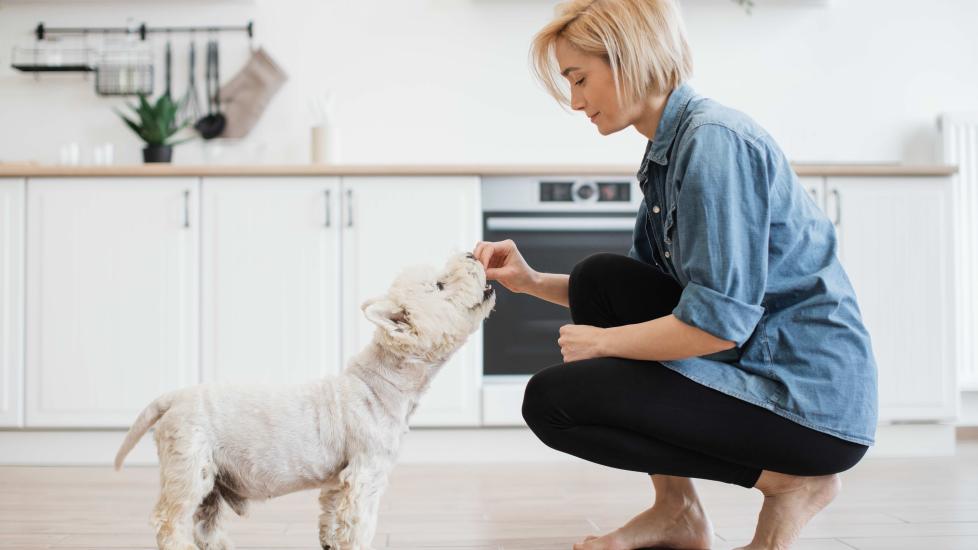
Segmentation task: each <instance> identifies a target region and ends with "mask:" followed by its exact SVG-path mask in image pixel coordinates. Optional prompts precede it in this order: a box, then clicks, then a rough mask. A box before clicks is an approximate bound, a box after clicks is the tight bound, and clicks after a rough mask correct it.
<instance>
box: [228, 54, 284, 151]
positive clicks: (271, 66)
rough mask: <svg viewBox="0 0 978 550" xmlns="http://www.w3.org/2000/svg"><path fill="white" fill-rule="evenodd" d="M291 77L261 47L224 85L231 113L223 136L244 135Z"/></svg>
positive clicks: (229, 112)
mask: <svg viewBox="0 0 978 550" xmlns="http://www.w3.org/2000/svg"><path fill="white" fill-rule="evenodd" d="M286 80H288V76H287V75H286V74H285V71H283V70H282V68H281V67H279V66H278V64H277V63H275V61H274V60H273V59H272V58H271V57H270V56H269V55H268V53H267V52H266V51H265V50H264V49H262V48H259V49H258V50H256V51H254V52H252V54H251V58H249V59H248V61H247V63H245V66H244V67H242V68H241V70H240V71H238V74H236V75H234V78H232V79H231V80H230V81H229V82H228V83H227V84H225V85H224V86H222V87H221V105H222V106H224V115H225V116H226V117H227V126H226V127H225V128H224V132H223V133H222V134H221V136H222V137H228V138H241V137H244V136H246V135H248V132H250V131H251V129H252V128H253V127H254V126H255V124H257V123H258V119H259V118H261V115H262V113H264V112H265V107H267V106H268V103H269V102H270V101H271V100H272V97H273V96H274V95H275V94H276V93H277V92H278V90H279V88H281V87H282V84H284V83H285V81H286Z"/></svg>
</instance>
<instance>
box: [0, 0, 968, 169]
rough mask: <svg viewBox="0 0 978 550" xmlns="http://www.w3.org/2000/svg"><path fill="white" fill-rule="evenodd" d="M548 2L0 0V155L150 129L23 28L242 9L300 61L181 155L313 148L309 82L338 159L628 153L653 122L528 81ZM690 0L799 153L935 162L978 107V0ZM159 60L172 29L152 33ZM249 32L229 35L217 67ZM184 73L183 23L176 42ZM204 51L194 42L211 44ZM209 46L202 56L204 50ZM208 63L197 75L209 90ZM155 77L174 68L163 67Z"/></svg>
mask: <svg viewBox="0 0 978 550" xmlns="http://www.w3.org/2000/svg"><path fill="white" fill-rule="evenodd" d="M553 4H554V2H552V1H548V0H356V1H354V0H319V1H315V0H254V1H251V2H249V1H233V0H232V1H228V0H225V1H200V2H174V1H167V2H163V1H157V2H153V1H150V0H141V1H122V0H119V1H107V0H100V1H82V0H75V1H63V2H54V1H33V2H26V1H17V2H14V1H4V0H0V124H2V128H3V129H2V131H0V161H10V160H27V159H34V160H38V161H41V162H51V163H53V162H57V160H58V148H59V146H60V145H61V144H63V143H66V142H71V141H77V142H79V143H81V144H82V157H83V159H82V160H83V161H85V160H86V157H88V158H90V155H91V146H92V145H95V144H98V143H102V142H106V141H109V142H113V143H115V150H116V154H115V156H116V162H117V163H132V162H138V161H139V160H140V157H139V148H140V144H139V142H138V141H137V140H136V138H135V136H133V135H132V134H131V133H130V132H129V130H128V129H126V128H125V127H124V126H123V125H122V123H121V122H120V121H119V120H118V119H117V117H116V116H115V115H114V114H113V113H112V111H111V109H110V107H112V106H116V105H119V104H120V103H121V101H120V100H118V99H105V98H99V97H97V96H96V95H95V93H94V90H93V88H94V83H93V81H92V79H91V77H89V79H88V80H86V79H85V78H84V77H82V76H80V75H78V74H68V75H54V76H52V75H43V76H41V78H40V79H39V80H38V79H35V78H34V77H33V76H31V75H28V74H24V73H20V72H17V71H14V70H13V69H11V68H10V52H11V48H12V46H13V45H14V44H24V45H29V44H30V43H31V41H32V35H31V30H32V29H33V27H34V26H35V25H36V24H37V22H38V21H44V22H45V23H46V24H48V25H51V26H83V25H89V26H99V25H112V26H117V25H124V24H125V22H126V17H131V18H132V20H133V21H134V22H135V23H138V22H142V21H145V22H147V23H148V24H150V25H151V26H152V25H157V26H160V25H171V24H172V25H177V24H180V25H186V24H205V23H206V24H242V23H244V22H245V21H247V20H248V19H253V20H254V21H255V25H256V31H257V40H258V42H259V43H261V44H262V45H264V46H265V47H266V48H267V49H268V50H269V51H270V53H271V54H272V55H273V56H274V57H275V58H277V59H278V61H279V62H280V63H281V64H282V65H283V66H284V68H285V69H286V71H288V73H289V74H290V76H291V79H290V81H289V82H288V84H287V85H286V87H285V88H283V89H282V91H281V92H280V93H279V95H278V96H277V97H276V98H275V101H274V103H273V104H272V106H271V108H270V109H269V110H268V111H267V112H266V114H265V116H264V118H263V119H262V120H261V122H260V123H259V125H258V126H257V127H256V128H255V130H254V132H253V133H252V135H251V136H249V138H248V139H246V140H244V141H243V142H241V143H237V144H234V143H231V144H227V143H225V144H223V145H213V144H211V145H209V146H208V148H209V149H207V150H205V148H204V146H202V145H200V144H187V145H183V146H180V147H179V148H178V149H177V151H176V159H175V160H176V162H177V163H197V162H201V161H203V160H210V161H212V162H213V161H217V162H262V163H301V162H307V161H308V159H309V151H308V150H309V126H310V121H309V109H308V107H307V102H308V98H309V97H310V96H311V95H313V94H315V93H318V92H320V91H322V90H326V89H329V90H333V91H335V92H336V94H337V96H338V103H337V107H338V116H337V120H336V128H337V129H338V132H339V138H340V145H341V156H340V158H339V160H340V161H342V162H351V163H402V162H403V163H430V162H433V163H468V162H475V163H497V162H516V163H524V162H525V163H537V162H566V161H569V162H592V161H593V162H612V163H635V164H636V165H637V163H638V160H639V157H640V156H641V152H642V150H643V147H644V138H642V137H641V136H640V135H638V134H637V133H635V132H634V131H632V130H625V131H623V132H620V133H619V134H617V135H614V136H611V137H602V136H600V135H598V134H597V133H596V132H595V131H594V130H593V127H592V126H591V125H590V124H589V123H588V121H587V120H586V119H585V117H584V116H583V115H581V114H579V113H573V114H569V113H566V112H564V111H563V110H561V109H560V108H559V107H558V106H557V105H556V104H555V103H554V102H553V101H552V100H551V99H550V98H549V97H548V96H547V95H546V94H545V93H544V92H543V91H542V89H541V88H540V87H539V86H538V85H537V84H536V83H535V82H534V81H533V80H532V79H531V76H530V71H529V68H528V64H527V48H528V43H529V40H530V37H531V36H532V35H533V33H534V32H535V31H536V30H537V29H538V28H539V27H540V26H542V25H543V24H544V23H545V22H546V21H547V20H548V18H549V17H550V15H551V13H552V8H553ZM756 4H757V6H756V7H755V9H754V13H753V15H750V16H748V15H746V14H745V13H744V12H743V10H741V9H740V8H739V7H737V6H736V5H735V4H734V3H733V2H731V1H729V0H683V1H682V5H683V8H684V12H685V14H686V21H687V26H688V28H689V34H690V40H691V42H692V45H693V52H694V61H695V78H694V80H693V85H694V86H695V87H696V88H697V89H698V90H699V91H700V92H701V93H704V94H706V95H709V96H711V97H714V98H716V99H718V100H720V101H722V102H725V103H727V104H728V105H731V106H734V107H737V108H739V109H741V110H743V111H746V112H747V113H749V114H751V115H752V116H753V117H755V118H756V119H757V120H758V121H760V122H761V124H763V125H764V126H765V127H766V128H768V130H769V131H770V132H771V133H772V134H773V135H774V136H775V138H776V139H778V140H779V142H780V143H781V145H782V147H783V148H784V149H785V150H786V151H787V152H788V155H789V156H790V157H791V158H792V159H793V160H795V161H820V160H824V161H829V160H831V161H867V162H868V161H904V162H927V161H932V160H934V159H935V158H937V157H936V146H937V136H938V134H937V130H936V125H935V120H936V117H937V115H938V114H939V113H941V112H943V111H949V110H978V32H976V30H978V29H976V27H978V23H976V22H978V2H974V1H970V0H934V1H929V2H921V1H910V0H757V1H756ZM157 45H158V46H159V47H158V51H159V52H160V55H159V58H160V59H162V42H161V41H159V42H157ZM246 46H247V42H246V40H245V39H244V38H243V37H241V36H237V35H229V36H225V37H223V41H222V49H221V54H222V61H224V63H223V68H222V77H223V79H224V80H227V79H228V78H230V76H231V75H232V74H233V73H234V71H235V70H236V69H237V68H238V67H239V66H240V65H241V64H242V63H243V61H244V59H245V56H246V53H247V50H246ZM175 47H176V57H177V61H178V63H177V67H176V80H175V84H176V86H175V87H176V90H177V91H182V90H183V89H184V81H185V78H184V72H185V69H184V65H185V52H186V39H184V38H180V39H177V40H176V41H175ZM201 51H202V48H199V49H198V52H201ZM198 59H200V57H198ZM202 80H203V79H202V77H200V78H199V81H200V83H201V90H202ZM159 82H162V77H161V76H160V78H159Z"/></svg>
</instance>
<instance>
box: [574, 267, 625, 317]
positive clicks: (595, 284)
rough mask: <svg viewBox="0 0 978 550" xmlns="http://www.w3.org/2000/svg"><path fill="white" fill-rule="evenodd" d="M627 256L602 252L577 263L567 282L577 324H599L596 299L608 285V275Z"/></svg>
mask: <svg viewBox="0 0 978 550" xmlns="http://www.w3.org/2000/svg"><path fill="white" fill-rule="evenodd" d="M623 258H624V259H626V260H627V259H628V257H627V256H621V255H618V254H611V253H607V252H601V253H598V254H592V255H590V256H588V257H587V258H584V259H583V260H581V261H579V262H577V264H576V265H575V266H574V268H573V269H572V270H571V273H570V278H569V279H568V281H567V301H568V305H569V306H570V310H571V317H572V318H573V319H574V322H575V323H577V324H599V323H600V321H599V320H598V318H599V317H601V315H600V312H599V311H597V310H596V309H595V307H596V306H595V299H594V297H595V296H596V295H597V294H598V293H600V292H601V289H602V285H603V284H606V283H607V280H608V279H607V274H608V273H613V272H614V271H615V266H616V265H617V264H619V263H620V262H621V261H622V259H623Z"/></svg>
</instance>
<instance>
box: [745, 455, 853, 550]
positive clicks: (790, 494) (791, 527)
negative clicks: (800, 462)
mask: <svg viewBox="0 0 978 550" xmlns="http://www.w3.org/2000/svg"><path fill="white" fill-rule="evenodd" d="M767 474H773V475H772V476H770V478H769V479H770V483H768V484H767V485H766V486H765V487H764V488H763V489H761V490H762V491H763V492H764V505H763V506H762V507H761V513H760V514H759V515H758V518H757V529H756V530H755V531H754V540H752V541H751V543H750V544H748V545H747V546H742V547H740V548H738V549H736V550H787V549H788V548H791V545H792V544H794V542H795V539H797V538H798V535H799V534H801V530H802V528H804V527H805V525H806V524H808V522H809V521H810V520H811V519H812V518H813V517H815V514H817V513H819V512H820V511H821V510H822V509H823V508H825V507H826V506H828V505H829V503H830V502H832V501H833V500H834V499H835V497H836V495H838V494H839V491H840V490H842V480H841V479H840V478H839V476H838V475H829V476H818V477H798V476H789V475H784V474H775V473H774V472H765V475H767ZM759 485H760V484H759ZM758 488H760V486H758Z"/></svg>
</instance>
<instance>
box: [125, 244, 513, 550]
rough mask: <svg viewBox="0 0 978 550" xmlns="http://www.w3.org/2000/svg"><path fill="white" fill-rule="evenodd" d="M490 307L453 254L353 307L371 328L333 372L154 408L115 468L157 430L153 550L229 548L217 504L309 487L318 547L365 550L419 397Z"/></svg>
mask: <svg viewBox="0 0 978 550" xmlns="http://www.w3.org/2000/svg"><path fill="white" fill-rule="evenodd" d="M494 305H495V294H494V293H493V290H492V288H491V287H490V286H488V285H486V276H485V271H484V270H483V268H482V264H481V263H479V262H478V261H477V260H476V259H475V257H474V256H472V255H471V254H457V255H453V257H452V258H451V259H450V260H449V261H448V263H447V265H446V266H445V268H444V269H443V270H442V271H441V272H440V273H439V272H438V271H437V270H434V269H430V268H413V269H409V270H406V271H405V272H404V273H402V274H401V275H399V276H398V277H397V279H396V280H395V281H394V284H393V285H392V286H391V288H390V290H389V291H388V293H387V295H386V296H382V297H379V298H375V299H372V300H368V301H367V302H365V303H364V304H363V305H362V306H361V309H362V310H363V311H364V313H365V315H366V317H367V318H368V319H369V320H370V321H372V322H373V323H375V324H376V325H377V329H376V331H375V334H374V337H373V340H372V341H371V343H370V344H369V345H368V346H367V347H366V348H365V349H364V350H362V351H361V352H360V353H359V354H358V355H357V356H355V357H352V358H351V359H350V361H349V363H348V365H347V367H346V369H345V370H344V371H343V373H342V374H340V375H338V376H335V377H329V378H326V379H323V380H317V381H314V382H310V383H307V384H304V385H298V386H282V387H264V386H263V387H241V386H221V385H200V386H194V387H190V388H186V389H183V390H177V391H174V392H171V393H167V394H165V395H163V396H161V397H159V398H157V399H156V400H155V401H153V402H152V403H150V404H149V406H147V407H146V409H145V410H143V412H142V413H140V415H139V417H138V418H137V419H136V421H135V423H134V424H133V425H132V427H131V428H130V429H129V433H128V434H127V435H126V439H125V441H124V442H123V443H122V447H121V448H120V449H119V453H118V454H117V455H116V458H115V467H116V469H119V468H121V467H122V461H123V460H124V459H125V457H126V455H127V454H128V453H129V451H130V450H132V448H133V446H134V445H135V444H136V442H137V441H139V439H140V438H141V437H142V436H143V434H145V433H146V431H147V430H149V428H150V427H151V426H152V425H153V424H156V430H155V437H156V447H157V453H158V454H159V458H160V484H161V487H160V497H159V501H158V503H157V504H156V508H155V510H154V512H153V524H154V526H155V528H156V540H157V545H158V546H159V548H161V549H166V550H175V549H179V550H189V549H196V548H201V549H207V550H215V549H230V548H232V545H231V543H230V541H229V540H228V538H227V536H226V535H225V533H224V532H223V530H222V529H221V526H220V517H221V513H222V507H223V506H222V502H223V503H226V504H227V505H228V506H230V508H231V509H232V510H234V511H235V512H236V513H238V514H239V515H241V514H243V513H244V512H245V510H246V504H247V501H248V500H249V499H267V498H270V497H274V496H278V495H284V494H286V493H291V492H293V491H299V490H303V489H310V488H321V493H320V496H319V503H320V506H321V508H322V514H321V515H320V516H319V541H320V544H321V545H322V547H323V548H324V549H333V550H361V549H366V548H369V547H370V543H371V540H372V539H373V537H374V530H375V527H376V522H377V507H378V502H379V499H380V495H381V493H382V492H383V491H384V489H385V488H386V486H387V476H388V473H389V472H390V470H391V468H392V467H393V466H394V463H395V461H396V459H397V455H398V451H399V448H400V446H401V438H402V437H403V436H404V434H405V433H407V431H408V419H409V418H410V416H411V414H412V413H413V412H414V409H415V407H416V406H417V404H418V399H419V398H420V397H421V395H422V394H423V393H424V391H425V390H426V389H427V387H428V385H429V383H430V382H431V379H432V378H433V377H434V375H435V374H436V373H437V371H438V369H439V367H441V365H443V364H444V363H445V361H447V360H448V359H449V357H451V355H452V354H453V353H454V352H455V351H456V350H457V349H458V348H459V347H461V346H462V344H463V343H464V342H465V340H466V338H467V337H468V336H469V335H470V334H472V333H473V332H474V331H475V330H476V329H477V328H478V327H479V326H480V324H481V323H482V321H483V320H484V319H485V318H486V317H487V316H488V315H489V312H490V311H492V308H493V306H494Z"/></svg>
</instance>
